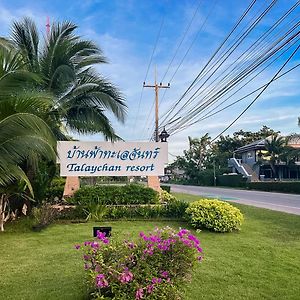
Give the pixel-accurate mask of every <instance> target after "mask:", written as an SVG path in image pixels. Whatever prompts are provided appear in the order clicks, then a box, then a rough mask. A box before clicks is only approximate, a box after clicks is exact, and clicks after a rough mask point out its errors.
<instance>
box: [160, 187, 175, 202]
mask: <svg viewBox="0 0 300 300" xmlns="http://www.w3.org/2000/svg"><path fill="white" fill-rule="evenodd" d="M160 201H161V202H163V203H172V202H176V201H177V199H176V197H175V196H173V195H171V194H170V193H169V192H167V191H165V190H162V191H161V193H160Z"/></svg>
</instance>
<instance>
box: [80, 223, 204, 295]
mask: <svg viewBox="0 0 300 300" xmlns="http://www.w3.org/2000/svg"><path fill="white" fill-rule="evenodd" d="M75 248H76V249H83V261H84V269H85V271H86V272H87V276H88V283H89V289H90V291H91V295H90V296H91V298H92V299H107V300H109V299H122V300H129V299H136V300H140V299H152V300H155V299H156V300H169V299H174V300H175V299H177V300H180V299H182V292H183V289H182V283H183V282H184V281H187V280H188V279H189V278H190V276H191V273H192V270H193V267H194V266H195V265H196V263H197V261H200V260H201V258H202V248H201V246H200V241H199V240H198V239H197V237H196V236H194V235H192V234H191V232H190V231H188V230H186V229H180V230H178V231H175V230H174V229H172V228H170V227H165V228H162V229H159V228H157V229H155V230H154V231H152V232H149V233H148V234H145V233H144V232H140V234H139V237H138V238H136V239H134V240H130V241H128V240H124V239H108V238H107V237H106V236H105V233H102V232H99V231H98V233H97V240H94V241H85V242H84V243H83V244H82V245H75Z"/></svg>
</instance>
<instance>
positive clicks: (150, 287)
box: [147, 284, 154, 294]
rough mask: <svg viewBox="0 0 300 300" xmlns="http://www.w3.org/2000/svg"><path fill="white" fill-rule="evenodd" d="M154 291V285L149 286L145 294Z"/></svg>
mask: <svg viewBox="0 0 300 300" xmlns="http://www.w3.org/2000/svg"><path fill="white" fill-rule="evenodd" d="M153 290H154V285H153V284H150V285H148V286H147V293H148V294H151V293H152V292H153Z"/></svg>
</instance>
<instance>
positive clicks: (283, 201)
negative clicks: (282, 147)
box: [171, 184, 300, 215]
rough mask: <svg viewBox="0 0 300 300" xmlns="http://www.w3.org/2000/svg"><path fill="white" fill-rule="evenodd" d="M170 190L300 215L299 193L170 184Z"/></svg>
mask: <svg viewBox="0 0 300 300" xmlns="http://www.w3.org/2000/svg"><path fill="white" fill-rule="evenodd" d="M171 187H172V188H171V190H172V192H176V193H187V194H192V195H201V196H205V197H209V198H219V199H222V200H226V201H231V202H237V203H241V204H247V205H252V206H257V207H264V208H268V209H272V210H278V211H283V212H287V213H291V214H295V215H300V195H292V194H283V193H270V192H259V191H247V190H236V189H226V188H215V187H202V186H190V185H176V184H171Z"/></svg>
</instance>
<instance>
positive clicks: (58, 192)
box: [45, 178, 66, 202]
mask: <svg viewBox="0 0 300 300" xmlns="http://www.w3.org/2000/svg"><path fill="white" fill-rule="evenodd" d="M65 184H66V179H65V178H54V179H53V180H52V182H51V183H50V186H49V187H48V188H47V190H46V194H45V197H46V200H47V201H48V202H53V201H54V200H55V199H56V198H58V199H59V200H61V199H62V197H63V193H64V188H65Z"/></svg>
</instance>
